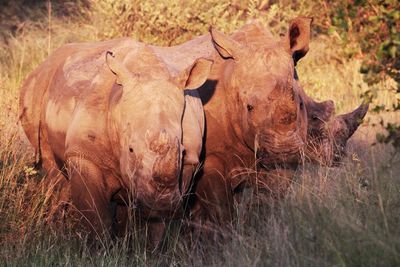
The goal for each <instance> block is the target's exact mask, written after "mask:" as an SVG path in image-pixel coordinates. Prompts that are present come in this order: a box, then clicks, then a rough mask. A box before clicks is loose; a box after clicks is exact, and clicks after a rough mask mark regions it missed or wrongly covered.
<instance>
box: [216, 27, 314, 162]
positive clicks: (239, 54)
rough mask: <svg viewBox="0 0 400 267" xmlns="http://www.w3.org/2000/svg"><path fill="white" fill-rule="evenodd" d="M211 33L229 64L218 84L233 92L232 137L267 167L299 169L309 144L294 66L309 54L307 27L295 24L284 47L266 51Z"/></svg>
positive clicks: (268, 46) (274, 43)
mask: <svg viewBox="0 0 400 267" xmlns="http://www.w3.org/2000/svg"><path fill="white" fill-rule="evenodd" d="M308 22H309V21H308ZM308 24H310V23H308ZM210 32H211V38H212V42H213V44H214V47H215V48H216V50H217V51H218V53H219V54H220V56H221V57H222V58H224V59H226V60H225V62H224V64H226V68H223V69H224V73H223V74H221V75H220V76H221V77H223V79H222V81H220V82H222V83H224V85H225V88H229V90H226V92H225V94H226V95H227V96H228V97H226V99H229V101H230V102H229V103H227V105H229V107H228V108H229V110H230V112H232V113H233V114H235V116H232V120H231V124H232V128H233V129H234V134H235V135H236V136H238V137H240V138H241V139H242V140H243V142H244V143H245V144H246V146H247V147H248V148H250V149H252V150H253V151H254V152H255V153H256V155H257V158H258V159H259V160H260V161H261V164H262V165H263V166H264V167H266V168H268V169H270V168H275V166H276V165H282V164H284V165H288V166H297V164H298V162H299V159H300V155H301V151H302V150H303V148H304V145H305V142H306V135H307V118H306V116H307V115H306V110H305V107H304V103H303V100H302V99H301V96H300V95H299V94H298V93H297V91H296V90H295V87H296V86H297V85H296V80H295V79H294V64H295V62H296V60H298V59H300V58H301V57H302V56H304V55H305V54H306V52H307V51H308V41H309V32H310V30H309V26H308V27H303V24H302V25H301V26H299V25H297V24H293V25H292V28H291V31H290V32H289V34H288V36H287V39H286V41H285V42H284V43H282V42H279V41H275V40H274V41H271V42H269V43H268V44H265V45H261V44H259V45H251V44H247V43H246V42H238V41H235V40H234V39H233V38H230V37H227V36H225V35H223V34H222V33H220V32H218V31H217V30H214V29H211V31H210ZM294 58H295V59H296V60H293V59H294Z"/></svg>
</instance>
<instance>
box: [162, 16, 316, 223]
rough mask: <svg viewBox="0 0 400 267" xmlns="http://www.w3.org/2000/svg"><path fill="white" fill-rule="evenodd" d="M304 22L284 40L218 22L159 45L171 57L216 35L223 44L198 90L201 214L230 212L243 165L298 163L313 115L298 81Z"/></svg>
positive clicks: (198, 209)
mask: <svg viewBox="0 0 400 267" xmlns="http://www.w3.org/2000/svg"><path fill="white" fill-rule="evenodd" d="M304 20H306V19H304ZM301 23H302V24H299V23H298V22H297V21H296V22H295V23H293V24H292V25H291V27H292V28H293V30H292V31H290V34H289V35H288V36H287V40H286V41H285V42H284V43H282V42H280V41H279V40H275V39H273V37H272V35H271V34H270V33H269V32H266V31H265V30H263V31H264V33H263V34H267V35H268V36H269V37H270V41H269V42H268V43H263V44H259V43H257V45H253V43H251V42H247V41H242V40H241V32H240V31H239V32H236V33H234V34H233V35H232V36H231V37H229V36H226V35H224V34H222V33H220V32H219V31H217V30H214V29H211V30H210V35H206V36H202V37H199V38H197V39H195V40H192V41H191V42H188V43H186V44H183V45H180V46H177V47H172V48H163V49H159V50H156V52H157V53H158V54H159V55H160V56H161V57H163V58H164V59H165V60H166V61H169V57H170V55H171V54H174V51H179V53H180V54H181V55H182V57H185V56H186V57H189V56H190V54H191V53H190V52H189V53H187V52H186V51H189V49H190V45H196V46H201V45H202V44H203V46H204V48H205V49H206V47H207V44H208V43H209V41H208V40H209V38H211V41H212V43H213V45H214V47H215V49H216V52H212V48H209V51H210V54H212V56H213V59H214V65H213V67H212V70H211V74H210V76H209V77H208V81H207V82H206V83H205V84H204V85H203V86H202V87H201V88H199V89H198V90H199V92H200V96H201V98H202V101H203V104H204V109H205V113H206V136H205V141H204V149H205V150H204V155H205V157H204V166H203V169H202V173H201V174H200V176H198V177H197V186H196V189H195V193H196V196H197V201H195V205H194V208H193V212H194V213H196V214H199V216H200V217H207V218H212V219H216V220H219V221H223V220H225V219H229V218H230V217H231V215H232V207H233V205H232V202H233V201H232V196H233V191H234V189H235V186H236V185H235V181H236V180H237V177H238V176H240V174H239V175H237V174H236V173H235V171H237V170H238V169H243V167H247V168H251V169H254V166H256V165H257V163H258V162H261V163H262V164H263V165H264V166H265V167H266V168H268V169H271V171H273V169H275V167H276V166H280V167H284V168H295V167H296V166H297V164H298V163H299V160H300V152H301V150H302V149H303V148H304V144H305V142H306V134H307V120H306V111H305V107H304V105H303V102H302V100H301V98H300V95H299V94H298V93H297V92H296V90H295V88H294V87H295V79H294V61H293V59H292V58H293V57H296V58H297V59H299V58H301V56H302V55H304V54H305V53H306V51H307V50H308V40H309V38H308V36H309V26H308V28H307V27H305V28H304V27H303V25H305V24H306V22H303V21H301ZM308 24H309V21H308ZM305 26H307V25H305ZM176 53H178V52H176ZM246 173H247V172H242V174H244V175H243V176H245V174H246Z"/></svg>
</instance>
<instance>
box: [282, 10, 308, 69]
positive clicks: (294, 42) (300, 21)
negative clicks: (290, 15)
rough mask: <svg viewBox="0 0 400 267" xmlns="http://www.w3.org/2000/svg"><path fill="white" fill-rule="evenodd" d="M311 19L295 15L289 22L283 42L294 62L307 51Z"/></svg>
mask: <svg viewBox="0 0 400 267" xmlns="http://www.w3.org/2000/svg"><path fill="white" fill-rule="evenodd" d="M312 21H313V19H312V18H307V17H297V18H295V19H293V20H292V21H291V22H290V24H289V30H288V33H287V34H286V36H285V39H284V43H285V47H286V50H287V51H288V52H289V53H290V54H291V55H292V58H293V60H294V63H295V64H297V62H298V61H299V60H300V59H301V58H302V57H304V56H305V55H306V54H307V52H308V49H309V44H310V35H311V23H312Z"/></svg>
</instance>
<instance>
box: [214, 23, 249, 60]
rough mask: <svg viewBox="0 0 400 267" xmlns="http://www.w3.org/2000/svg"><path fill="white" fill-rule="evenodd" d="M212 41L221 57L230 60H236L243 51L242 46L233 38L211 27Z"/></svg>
mask: <svg viewBox="0 0 400 267" xmlns="http://www.w3.org/2000/svg"><path fill="white" fill-rule="evenodd" d="M209 31H210V34H211V40H212V43H213V45H214V47H215V49H216V50H217V51H218V53H219V54H220V56H221V57H223V58H225V59H228V58H233V59H236V57H237V56H238V54H239V53H238V52H239V50H240V49H241V47H242V46H241V44H239V43H238V42H236V41H235V40H233V39H232V38H230V37H228V36H225V35H224V34H223V33H221V32H219V31H217V30H216V29H214V28H212V27H210V30H209Z"/></svg>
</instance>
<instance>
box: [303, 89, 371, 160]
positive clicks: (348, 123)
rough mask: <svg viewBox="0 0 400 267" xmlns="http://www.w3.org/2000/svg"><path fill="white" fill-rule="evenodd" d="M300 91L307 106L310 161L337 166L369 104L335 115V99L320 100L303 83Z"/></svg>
mask: <svg viewBox="0 0 400 267" xmlns="http://www.w3.org/2000/svg"><path fill="white" fill-rule="evenodd" d="M298 88H299V93H300V94H301V96H302V99H303V100H304V104H305V106H306V109H307V120H308V130H307V147H306V151H305V157H306V159H307V160H310V161H312V162H317V163H319V164H322V165H327V166H336V165H338V164H339V163H340V161H341V160H342V158H343V157H344V155H345V154H346V144H347V141H348V140H349V138H350V137H351V136H352V135H353V134H354V132H355V131H356V130H357V128H358V126H359V125H360V124H361V122H362V120H363V118H364V117H365V115H366V114H367V111H368V107H369V105H368V104H367V103H362V104H361V105H360V106H359V107H357V108H356V109H355V110H354V111H352V112H349V113H346V114H341V115H335V104H334V102H333V101H332V100H328V101H323V102H317V101H315V100H314V99H312V98H311V97H309V96H308V95H307V94H306V92H305V91H304V89H303V88H302V87H301V86H299V87H298Z"/></svg>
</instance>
